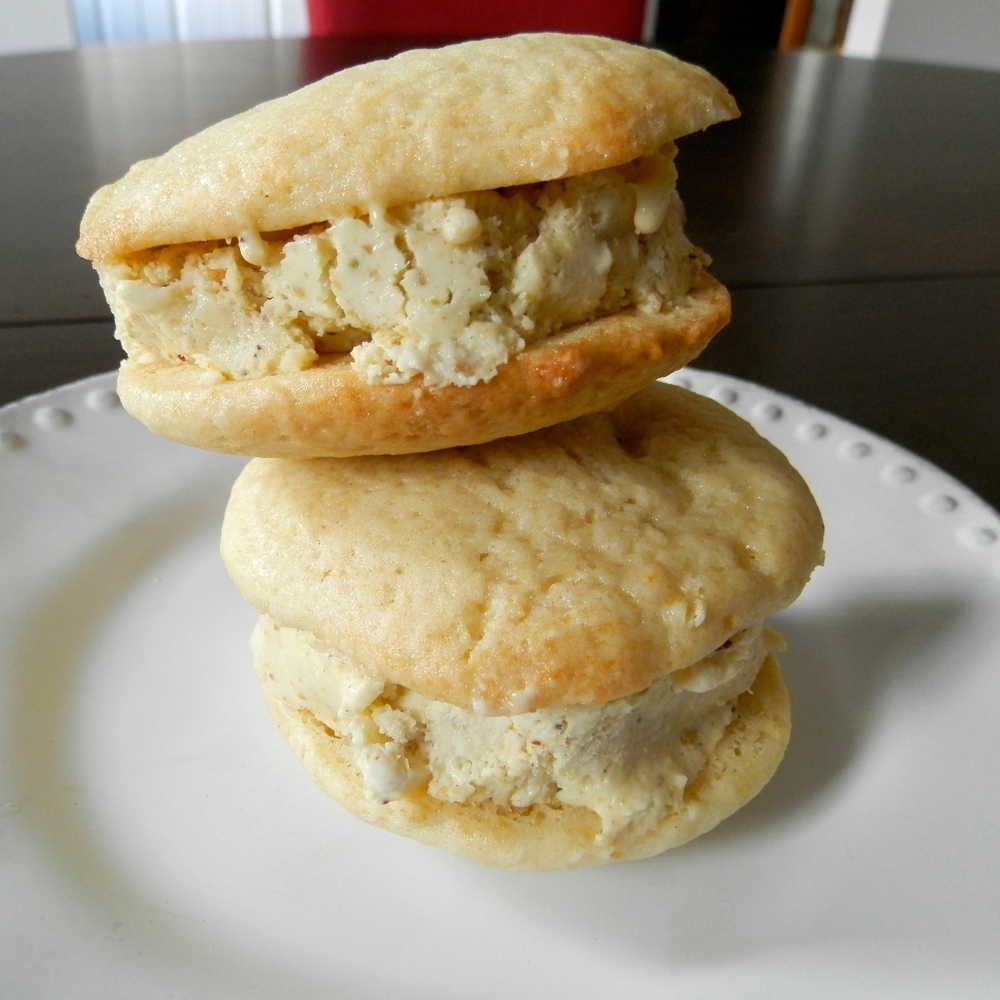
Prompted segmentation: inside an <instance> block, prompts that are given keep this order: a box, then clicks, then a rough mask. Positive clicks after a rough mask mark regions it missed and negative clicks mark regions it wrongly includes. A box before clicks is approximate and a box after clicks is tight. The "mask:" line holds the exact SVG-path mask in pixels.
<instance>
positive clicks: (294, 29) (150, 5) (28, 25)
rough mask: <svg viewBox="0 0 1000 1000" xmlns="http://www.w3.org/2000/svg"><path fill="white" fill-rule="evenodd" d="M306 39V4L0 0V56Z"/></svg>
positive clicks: (288, 0) (271, 0)
mask: <svg viewBox="0 0 1000 1000" xmlns="http://www.w3.org/2000/svg"><path fill="white" fill-rule="evenodd" d="M308 34H309V19H308V15H307V11H306V0H0V55H9V54H12V53H15V52H40V51H45V50H46V49H49V50H51V49H69V48H73V47H74V46H75V45H78V44H84V45H89V44H100V43H102V42H138V41H151V42H155V41H168V40H171V39H181V40H183V41H187V40H195V39H204V38H267V37H271V38H301V37H303V36H305V35H308Z"/></svg>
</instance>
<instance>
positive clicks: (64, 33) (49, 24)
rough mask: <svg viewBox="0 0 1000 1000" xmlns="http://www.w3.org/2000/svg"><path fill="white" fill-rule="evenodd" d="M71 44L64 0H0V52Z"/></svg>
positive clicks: (63, 47) (61, 46) (67, 13)
mask: <svg viewBox="0 0 1000 1000" xmlns="http://www.w3.org/2000/svg"><path fill="white" fill-rule="evenodd" d="M73 45H74V36H73V24H72V20H71V18H70V14H69V9H68V8H67V6H66V3H65V0H27V2H25V0H0V55H11V54H12V53H15V52H45V51H46V50H52V49H69V48H72V47H73Z"/></svg>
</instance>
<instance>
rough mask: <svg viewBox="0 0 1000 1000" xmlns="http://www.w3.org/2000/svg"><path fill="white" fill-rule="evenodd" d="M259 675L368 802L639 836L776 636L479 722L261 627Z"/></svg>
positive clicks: (755, 633)
mask: <svg viewBox="0 0 1000 1000" xmlns="http://www.w3.org/2000/svg"><path fill="white" fill-rule="evenodd" d="M252 646H253V649H254V654H255V662H256V664H257V669H258V670H259V671H260V672H261V674H262V675H265V676H266V677H267V680H268V682H269V683H268V686H269V689H270V690H271V691H272V692H273V693H274V694H276V696H277V697H278V698H280V699H281V700H283V701H285V702H286V703H287V704H289V705H291V706H293V707H296V708H304V709H306V710H308V711H309V712H311V713H312V714H313V715H314V716H315V717H316V719H317V720H318V721H319V722H321V723H322V724H323V725H324V726H326V727H327V728H328V729H329V730H330V731H331V732H332V733H333V735H334V736H335V737H336V738H338V739H340V740H343V741H344V745H345V746H346V747H348V748H349V752H350V755H351V757H352V758H353V760H354V763H355V765H356V767H357V769H358V771H359V773H360V774H361V776H362V778H363V781H364V784H365V788H366V792H367V794H368V795H369V796H370V797H371V798H372V799H374V800H376V801H380V802H383V803H384V802H389V801H392V800H394V799H400V798H404V797H406V796H409V795H415V794H424V793H425V794H428V795H430V796H433V797H434V798H437V799H440V800H442V801H444V802H452V803H482V802H492V803H494V804H496V805H498V806H500V807H509V808H527V807H531V806H534V805H548V806H559V805H569V806H582V807H584V808H587V809H590V810H592V811H593V812H595V813H596V814H597V815H598V816H599V818H600V821H601V826H602V837H605V838H610V837H617V836H619V835H620V834H621V833H622V832H623V831H625V832H627V834H628V835H634V836H640V835H641V834H642V833H643V832H644V831H645V830H648V829H650V828H652V827H654V826H655V825H657V824H658V823H659V822H660V821H661V820H662V819H663V817H664V816H666V815H668V814H670V813H672V812H674V811H676V810H677V809H678V808H679V807H680V805H681V804H682V802H683V799H684V791H685V789H686V787H687V786H688V785H689V784H690V782H692V781H693V780H694V779H695V778H696V776H697V775H698V774H699V773H700V772H701V771H702V769H703V768H704V766H705V763H706V761H707V760H708V758H709V757H710V756H711V754H712V753H713V751H714V749H715V747H716V745H717V744H718V742H719V740H720V739H721V738H722V736H723V733H724V732H725V730H726V727H727V726H728V725H729V724H730V723H731V722H732V721H733V718H734V715H735V711H736V709H735V703H736V699H737V698H738V697H739V695H740V694H742V693H743V692H744V691H747V690H748V689H750V688H751V687H752V685H753V681H754V678H755V677H756V676H757V672H758V670H759V669H760V667H761V666H762V665H763V663H764V660H765V658H766V657H767V656H768V655H769V654H770V653H773V652H774V651H776V650H778V649H780V648H782V646H783V644H782V641H781V637H780V636H778V635H777V633H775V632H774V631H772V630H771V629H769V628H766V627H764V626H762V625H759V626H755V627H753V628H749V629H745V630H744V631H742V632H739V633H737V634H736V635H735V636H733V637H732V639H731V640H729V641H728V642H727V643H725V644H724V645H723V646H722V647H721V648H719V649H717V650H716V651H715V652H714V653H712V654H711V655H710V656H707V657H705V658H704V659H703V660H701V661H699V662H698V663H696V664H694V665H693V666H690V667H688V668H686V669H683V670H678V671H675V672H673V673H670V674H667V675H665V676H663V677H661V678H659V679H658V680H656V681H654V682H653V683H652V684H651V685H650V686H649V687H648V688H647V689H646V690H644V691H641V692H638V693H637V694H633V695H629V696H627V697H623V698H618V699H616V700H614V701H611V702H609V703H607V704H604V705H599V706H581V705H577V706H570V707H554V708H543V709H536V710H534V711H530V712H524V713H521V714H517V715H509V716H497V715H493V716H484V715H480V714H477V713H476V712H470V711H466V710H464V709H462V708H458V707H456V706H454V705H450V704H447V703H445V702H441V701H433V700H431V699H428V698H425V697H423V696H422V695H420V694H418V693H416V692H415V691H412V690H409V689H407V688H404V687H401V686H400V685H396V684H392V683H387V682H384V681H380V680H377V679H375V678H373V677H370V676H368V675H366V674H365V673H363V672H362V671H360V670H358V669H357V667H356V666H355V665H353V664H351V663H348V662H347V661H346V660H345V659H343V658H342V657H339V656H338V655H336V654H334V653H332V652H329V651H323V650H320V649H318V648H317V647H316V646H315V645H314V644H313V642H312V641H311V637H310V635H309V634H308V633H305V632H301V631H298V630H296V629H290V628H282V627H279V626H277V625H275V623H274V622H273V621H272V620H271V619H270V618H268V617H267V616H262V617H261V618H260V620H259V622H258V625H257V628H256V630H255V632H254V635H253V639H252Z"/></svg>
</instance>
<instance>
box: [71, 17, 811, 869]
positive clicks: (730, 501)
mask: <svg viewBox="0 0 1000 1000" xmlns="http://www.w3.org/2000/svg"><path fill="white" fill-rule="evenodd" d="M736 113H737V111H736V108H735V105H734V103H733V101H732V99H731V98H730V97H729V95H728V94H727V92H726V91H725V89H724V88H723V87H722V86H721V84H719V83H718V81H716V80H715V79H713V78H712V77H711V76H709V75H708V74H707V73H705V72H704V71H702V70H700V69H698V68H696V67H693V66H690V65H687V64H685V63H682V62H680V61H678V60H676V59H674V58H672V57H670V56H668V55H666V54H665V53H662V52H658V51H654V50H651V49H646V48H642V47H638V46H632V45H628V44H625V43H622V42H618V41H613V40H610V39H606V38H596V37H588V36H565V35H553V34H541V35H521V36H514V37H508V38H502V39H493V40H487V41H477V42H469V43H463V44H460V45H454V46H449V47H446V48H441V49H434V50H421V51H411V52H406V53H404V54H402V55H400V56H396V57H394V58H393V59H390V60H386V61H383V62H377V63H370V64H366V65H363V66H359V67H355V68H352V69H348V70H345V71H343V72H341V73H338V74H335V75H333V76H331V77H328V78H327V79H325V80H322V81H320V82H318V83H316V84H313V85H311V86H309V87H305V88H303V89H302V90H300V91H297V92H295V93H293V94H291V95H289V96H287V97H284V98H281V99H279V100H276V101H273V102H270V103H268V104H264V105H261V106H259V107H257V108H255V109H252V110H251V111H249V112H246V113H245V114H243V115H239V116H237V117H235V118H233V119H229V120H227V121H225V122H222V123H220V124H218V125H216V126H214V127H212V128H209V129H207V130H206V131H204V132H202V133H200V134H198V135H196V136H194V137H192V138H190V139H188V140H186V141H184V142H182V143H180V144H179V145H178V146H176V147H175V148H174V149H172V150H170V151H169V152H167V153H166V154H164V155H163V156H161V157H159V158H157V159H155V160H149V161H144V162H142V163H139V164H136V165H135V166H134V167H133V168H132V169H131V170H130V171H129V173H128V174H127V175H126V176H125V177H124V178H122V179H121V180H120V181H118V182H117V183H115V184H113V185H110V186H109V187H107V188H103V189H102V190H100V191H99V192H97V194H96V195H95V196H94V198H93V199H92V201H91V204H90V206H89V207H88V209H87V213H86V215H85V216H84V220H83V224H82V227H81V237H80V242H79V244H78V249H79V251H80V252H81V253H82V254H83V255H84V256H86V257H88V258H90V259H92V260H94V262H95V266H96V268H97V270H98V273H99V275H100V279H101V282H102V285H103V287H104V289H105V292H106V294H107V297H108V301H109V303H110V305H111V307H112V310H113V312H114V314H115V318H116V325H117V331H118V336H119V337H120V339H121V341H122V343H123V345H124V346H125V349H126V352H127V355H128V358H127V360H126V361H125V362H124V363H123V365H122V369H121V373H120V377H119V392H120V395H121V397H122V400H123V402H124V403H125V405H126V407H127V408H128V409H129V411H130V412H131V413H133V414H134V415H135V416H136V417H138V418H139V419H140V420H142V421H143V422H144V423H146V424H147V426H149V427H150V428H151V429H153V430H154V431H156V432H158V433H160V434H163V435H165V436H167V437H170V438H173V439H175V440H180V441H183V442H186V443H188V444H192V445H195V446H198V447H202V448H208V449H212V450H218V451H228V452H235V453H239V454H246V455H250V456H255V457H254V458H253V460H252V461H251V462H250V463H249V464H248V465H247V467H246V469H245V470H244V472H243V473H242V474H241V475H240V477H239V479H238V480H237V482H236V484H235V486H234V488H233V492H232V496H231V499H230V503H229V506H228V509H227V512H226V517H225V521H224V524H223V531H222V554H223V560H224V562H225V564H226V567H227V569H228V571H229V573H230V575H231V576H232V578H233V580H234V581H235V582H236V585H237V586H238V587H239V589H240V590H241V592H242V593H243V594H244V595H245V596H246V598H247V599H248V600H249V601H250V602H251V603H252V604H253V605H254V606H255V607H256V608H257V609H258V610H259V611H260V614H261V617H260V621H259V624H258V627H257V629H256V631H255V633H254V636H253V639H252V647H253V651H254V659H255V662H256V666H257V669H258V673H259V677H260V681H261V685H262V687H263V690H264V693H265V697H266V698H267V701H268V704H269V706H270V708H271V710H272V713H273V715H274V717H275V719H276V721H277V723H278V725H279V727H280V728H281V731H282V732H283V733H284V735H285V736H286V738H287V740H288V742H289V744H290V745H291V747H292V748H293V750H294V751H295V752H296V753H297V754H298V755H299V757H300V758H301V759H302V761H303V762H304V763H305V765H306V767H307V769H308V770H309V772H310V774H311V775H312V776H313V778H314V779H315V780H316V782H317V783H318V784H319V785H320V786H321V787H322V788H324V789H325V790H326V791H327V792H329V793H330V794H331V795H332V796H333V797H334V798H336V799H337V800H338V801H340V802H341V803H342V804H343V805H344V806H346V807H347V808H348V809H349V810H350V811H351V812H353V813H355V814H356V815H358V816H360V817H361V818H363V819H365V820H368V821H369V822H371V823H374V824H376V825H379V826H383V827H386V828H388V829H391V830H394V831H396V832H399V833H403V834H407V835H409V836H412V837H415V838H417V839H419V840H423V841H425V842H427V843H431V844H436V845H438V846H441V847H444V848H447V849H449V850H452V851H454V852H456V853H459V854H464V855H467V856H469V857H473V858H475V859H477V860H479V861H482V862H485V863H487V864H494V865H502V866H506V867H510V868H519V869H549V868H562V867H572V866H579V865H592V864H599V863H603V862H606V861H610V860H615V859H623V858H636V857H645V856H649V855H651V854H655V853H658V852H660V851H663V850H665V849H666V848H668V847H672V846H676V845H678V844H681V843H683V842H684V841H686V840H688V839H690V838H691V837H693V836H696V835H697V834H699V833H701V832H704V831H705V830H708V829H710V828H711V827H712V826H714V825H715V824H716V823H717V822H718V821H719V820H720V819H722V818H723V817H725V816H726V815H728V814H730V813H731V812H733V811H734V810H735V809H737V808H738V807H739V806H740V805H742V804H743V803H744V802H746V801H747V800H748V799H749V798H751V797H752V796H753V795H754V794H755V793H756V792H757V791H758V790H759V789H760V788H761V787H762V786H763V784H764V783H765V782H766V781H767V780H768V778H769V777H770V775H771V774H772V773H773V771H774V769H775V768H776V766H777V764H778V762H779V761H780V759H781V756H782V754H783V752H784V748H785V744H786V742H787V738H788V732H789V707H788V698H787V693H786V691H785V688H784V685H783V683H782V680H781V674H780V671H779V668H778V664H777V661H776V659H775V653H776V652H778V651H779V650H780V648H781V640H780V637H778V636H777V635H776V633H774V632H773V631H772V630H770V629H769V628H768V627H767V625H766V624H765V619H766V618H767V617H768V616H769V615H771V614H772V613H774V612H776V611H778V610H780V609H782V608H784V607H786V606H787V605H788V604H789V603H791V602H792V601H793V600H794V599H795V598H796V596H797V595H798V594H799V592H800V591H801V589H802V587H803V586H804V585H805V583H806V581H807V580H808V578H809V576H810V574H811V572H812V571H813V569H814V568H815V566H816V565H817V564H818V563H819V562H820V561H821V558H822V551H821V545H822V530H823V529H822V522H821V518H820V515H819V512H818V510H817V508H816V505H815V502H814V501H813V498H812V496H811V495H810V493H809V490H808V489H807V487H806V486H805V484H804V483H803V482H802V480H801V478H800V477H799V476H798V475H797V474H796V473H795V471H794V470H793V469H792V468H791V467H790V466H789V464H788V462H787V461H786V460H785V458H784V457H783V456H782V455H781V454H780V453H779V452H778V451H776V450H775V449H774V448H773V447H772V446H771V445H769V444H768V443H767V442H765V441H764V440H763V439H762V438H760V437H759V436H758V435H757V434H756V433H755V432H754V431H753V430H752V429H751V428H750V427H749V426H748V425H747V424H746V423H744V422H743V421H741V420H740V419H739V418H737V417H735V416H734V415H733V414H731V413H730V412H729V411H727V410H726V409H725V408H723V407H721V406H719V405H717V404H715V403H713V402H711V401H708V400H705V399H703V398H701V397H698V396H696V395H694V394H692V393H689V392H686V391H685V390H682V389H679V388H676V387H671V386H666V385H663V384H660V383H657V382H656V379H657V378H658V377H660V376H662V375H665V374H667V373H669V372H671V371H674V370H675V369H677V368H679V367H681V366H682V365H684V364H686V363H688V362H689V361H691V360H693V359H694V358H695V357H697V355H698V354H699V352H700V351H701V350H702V348H703V347H704V346H705V344H706V343H707V342H708V341H709V339H710V338H711V337H712V336H713V335H714V334H715V333H716V332H717V331H718V330H719V329H720V328H721V327H722V326H723V325H724V324H725V323H726V321H727V320H728V316H729V300H728V296H727V294H726V292H725V290H724V289H723V288H722V286H720V285H719V284H718V282H716V281H715V280H714V279H712V278H711V277H710V275H709V274H708V272H707V270H706V264H707V259H706V257H705V255H704V254H703V253H702V252H701V251H700V250H699V249H697V248H696V247H694V246H692V245H691V243H690V242H689V241H688V240H687V238H686V237H685V235H684V232H683V210H682V207H681V204H680V201H679V199H678V196H677V192H676V188H675V180H676V172H675V169H674V152H675V148H674V140H675V139H678V138H679V137H681V136H683V135H685V134H687V133H690V132H692V131H695V130H698V129H702V128H705V127H707V126H709V125H711V124H713V123H715V122H718V121H722V120H725V119H727V118H731V117H733V116H734V115H735V114H736Z"/></svg>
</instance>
